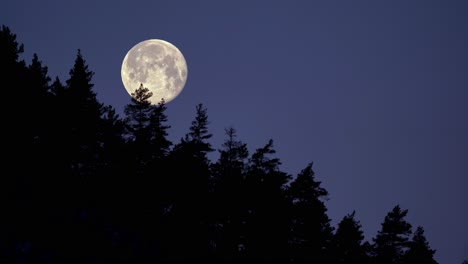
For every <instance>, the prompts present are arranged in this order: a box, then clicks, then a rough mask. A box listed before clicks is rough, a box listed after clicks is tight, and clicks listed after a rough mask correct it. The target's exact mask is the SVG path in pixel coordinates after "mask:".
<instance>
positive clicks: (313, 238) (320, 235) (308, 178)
mask: <svg viewBox="0 0 468 264" xmlns="http://www.w3.org/2000/svg"><path fill="white" fill-rule="evenodd" d="M287 194H288V197H289V199H290V200H291V202H292V205H291V211H292V212H291V237H290V248H291V252H292V258H293V259H294V261H319V262H324V261H329V260H330V243H331V240H332V236H333V234H332V231H333V228H332V227H331V226H330V219H329V218H328V215H327V208H326V206H325V204H324V200H325V199H326V198H327V196H328V191H327V190H325V189H324V188H323V187H321V182H319V181H317V180H316V179H315V173H314V171H313V170H312V163H310V164H309V165H307V167H306V168H305V169H303V170H302V171H301V172H300V173H299V174H298V175H297V177H296V178H295V179H294V180H293V181H292V182H291V184H290V186H289V188H288V191H287Z"/></svg>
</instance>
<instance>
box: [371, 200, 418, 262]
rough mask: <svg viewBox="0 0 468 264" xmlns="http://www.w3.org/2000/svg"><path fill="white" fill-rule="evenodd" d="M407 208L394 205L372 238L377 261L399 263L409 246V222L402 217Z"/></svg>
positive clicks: (405, 213) (406, 212)
mask: <svg viewBox="0 0 468 264" xmlns="http://www.w3.org/2000/svg"><path fill="white" fill-rule="evenodd" d="M407 214H408V210H402V209H401V208H400V206H399V205H396V206H395V207H394V208H393V209H392V211H390V212H389V213H388V214H387V215H386V216H385V219H384V222H383V223H382V228H381V230H379V232H378V233H377V236H376V237H375V238H374V251H375V259H376V261H377V262H378V263H401V262H402V257H403V255H404V253H405V252H406V250H408V246H409V235H410V234H411V224H410V223H408V222H407V221H406V220H405V219H404V218H405V217H406V215H407Z"/></svg>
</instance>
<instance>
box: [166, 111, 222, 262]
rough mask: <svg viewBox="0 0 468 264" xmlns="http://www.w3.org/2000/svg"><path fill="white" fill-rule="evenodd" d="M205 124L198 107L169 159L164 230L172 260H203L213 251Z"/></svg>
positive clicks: (208, 150) (207, 134)
mask: <svg viewBox="0 0 468 264" xmlns="http://www.w3.org/2000/svg"><path fill="white" fill-rule="evenodd" d="M208 124H209V122H208V115H207V110H206V108H204V107H203V105H202V104H199V105H197V107H196V116H195V119H194V120H193V121H192V125H191V126H190V129H189V132H188V133H187V134H186V135H185V137H184V138H182V139H181V141H180V143H178V144H176V145H175V146H174V148H173V150H172V151H171V153H170V154H169V157H168V164H170V165H169V166H170V167H171V173H170V175H172V177H174V178H172V181H170V182H169V184H168V189H169V190H170V192H171V193H172V197H171V200H172V203H171V204H170V205H169V211H170V213H169V219H170V220H169V221H170V223H169V227H168V229H167V231H168V232H171V235H170V236H169V235H168V236H167V237H168V240H169V244H170V245H168V247H170V249H169V250H168V251H169V255H170V257H169V258H170V259H172V260H174V259H175V260H181V259H185V260H187V259H188V260H200V259H206V258H207V257H208V255H209V254H211V253H210V252H212V250H213V249H212V242H210V241H212V234H211V233H210V230H211V229H210V228H209V226H210V224H209V217H208V212H209V208H210V196H211V191H210V162H209V160H208V158H207V153H208V152H210V151H212V148H211V144H210V143H209V142H208V141H207V140H208V139H210V138H211V136H212V135H211V134H210V133H209V132H208ZM169 177H170V176H169ZM169 237H170V238H169Z"/></svg>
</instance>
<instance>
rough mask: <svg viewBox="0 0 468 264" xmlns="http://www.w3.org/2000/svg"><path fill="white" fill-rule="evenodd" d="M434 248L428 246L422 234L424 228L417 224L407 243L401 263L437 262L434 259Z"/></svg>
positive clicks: (432, 263) (428, 263)
mask: <svg viewBox="0 0 468 264" xmlns="http://www.w3.org/2000/svg"><path fill="white" fill-rule="evenodd" d="M434 253H435V250H433V249H431V248H430V247H429V243H428V242H427V240H426V236H424V228H422V227H421V226H418V228H417V229H416V231H415V232H414V234H413V238H412V240H411V242H410V243H409V249H408V251H407V252H406V253H405V255H404V256H403V263H408V264H410V263H421V264H426V263H427V264H437V262H436V261H435V260H434Z"/></svg>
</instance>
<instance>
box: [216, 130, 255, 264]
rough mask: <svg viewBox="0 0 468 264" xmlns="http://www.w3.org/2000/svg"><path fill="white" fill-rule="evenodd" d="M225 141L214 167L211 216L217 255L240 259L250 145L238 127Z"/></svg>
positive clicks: (222, 258)
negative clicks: (243, 195)
mask: <svg viewBox="0 0 468 264" xmlns="http://www.w3.org/2000/svg"><path fill="white" fill-rule="evenodd" d="M225 133H226V136H227V138H226V140H225V141H224V143H223V144H222V149H220V150H219V154H220V156H219V159H218V161H217V162H216V163H215V164H213V166H212V174H213V186H214V193H213V199H212V201H213V207H212V208H211V212H210V217H211V219H212V224H213V229H215V230H214V232H215V237H216V241H215V243H216V251H217V252H216V255H217V258H221V260H225V261H226V260H234V259H239V246H240V244H241V237H240V231H241V226H242V221H241V210H240V209H241V207H240V205H241V201H242V199H243V197H242V194H243V193H244V192H243V187H244V184H243V183H244V177H245V171H246V166H247V164H246V159H247V157H248V155H249V153H248V150H247V145H246V144H245V143H242V142H241V141H239V140H237V134H236V130H235V129H234V128H232V127H230V128H228V129H226V130H225Z"/></svg>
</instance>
